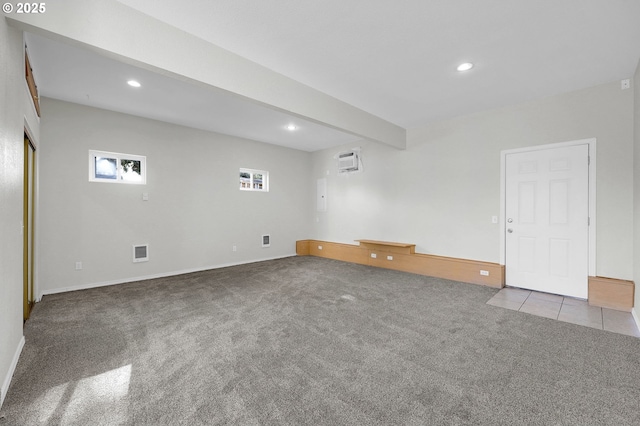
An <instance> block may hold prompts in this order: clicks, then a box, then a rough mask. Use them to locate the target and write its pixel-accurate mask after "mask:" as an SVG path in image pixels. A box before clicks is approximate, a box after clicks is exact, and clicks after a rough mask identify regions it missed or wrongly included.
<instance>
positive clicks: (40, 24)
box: [5, 0, 406, 149]
mask: <svg viewBox="0 0 640 426" xmlns="http://www.w3.org/2000/svg"><path fill="white" fill-rule="evenodd" d="M5 16H6V17H7V20H8V22H9V23H10V24H11V25H13V26H15V27H18V28H20V29H22V30H24V31H29V32H32V33H35V34H39V35H42V36H45V37H49V38H52V39H55V40H59V41H63V42H66V43H70V44H75V45H80V46H82V47H84V48H88V49H91V50H94V51H96V52H98V53H100V54H102V55H105V56H108V57H111V58H113V59H117V60H119V61H122V62H125V63H129V64H132V65H135V66H138V67H141V68H145V69H149V70H151V71H154V72H158V73H161V74H164V75H168V76H170V77H173V78H178V79H182V80H185V81H191V82H194V83H197V84H202V85H205V86H208V87H210V88H215V89H218V90H224V91H226V92H229V93H232V94H235V95H237V96H240V97H242V98H244V99H247V100H249V101H252V102H256V103H258V104H260V105H263V106H267V107H269V108H273V109H276V110H279V111H283V112H286V113H289V114H293V115H295V116H299V117H302V118H304V119H307V120H311V121H314V122H316V123H319V124H322V125H326V126H329V127H332V128H335V129H338V130H341V131H344V132H347V133H350V134H353V135H357V136H360V137H363V138H365V139H369V140H373V141H376V142H381V143H384V144H387V145H390V146H392V147H395V148H398V149H405V148H406V130H405V129H404V128H402V127H400V126H397V125H395V124H393V123H390V122H388V121H386V120H383V119H382V118H380V117H377V116H375V115H373V114H370V113H368V112H366V111H363V110H361V109H359V108H356V107H354V106H352V105H349V104H347V103H345V102H343V101H341V100H339V99H336V98H334V97H332V96H329V95H327V94H325V93H323V92H320V91H319V90H316V89H313V88H311V87H309V86H306V85H304V84H302V83H299V82H297V81H295V80H293V79H291V78H288V77H285V76H283V75H282V74H279V73H276V72H275V71H272V70H270V69H268V68H266V67H263V66H262V65H260V64H257V63H255V62H252V61H249V60H248V59H245V58H243V57H241V56H238V55H236V54H235V53H233V52H230V51H228V50H225V49H222V48H221V47H219V46H216V45H213V44H211V43H209V42H207V41H205V40H203V39H200V38H198V37H195V36H193V35H191V34H188V33H186V32H184V31H182V30H180V29H178V28H175V27H173V26H170V25H168V24H166V23H164V22H161V21H159V20H157V19H155V18H152V17H150V16H148V15H146V14H143V13H141V12H139V11H137V10H135V9H133V8H130V7H128V6H126V5H124V4H122V3H119V2H117V1H115V0H92V1H90V2H89V1H86V0H65V1H61V2H52V3H47V10H46V12H44V13H41V14H11V15H5Z"/></svg>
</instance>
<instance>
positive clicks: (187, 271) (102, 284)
mask: <svg viewBox="0 0 640 426" xmlns="http://www.w3.org/2000/svg"><path fill="white" fill-rule="evenodd" d="M294 256H295V254H287V255H284V256H276V257H269V258H263V259H257V260H247V261H242V262H232V263H222V264H219V265H214V266H203V267H201V268H190V269H183V270H180V271H171V272H162V273H159V274H152V275H143V276H139V277H132V278H124V279H119V280H111V281H102V282H97V283H89V284H81V285H77V286H70V287H62V288H55V289H50V290H43V291H42V292H41V293H40V297H39V298H38V300H41V299H42V297H43V296H46V295H48V294H58V293H67V292H69V291H78V290H88V289H91V288H98V287H107V286H110V285H119V284H127V283H133V282H136V281H144V280H153V279H156V278H166V277H173V276H176V275H184V274H191V273H194V272H202V271H209V270H212V269H220V268H228V267H230V266H239V265H247V264H249V263H257V262H266V261H269V260H277V259H286V258H287V257H294Z"/></svg>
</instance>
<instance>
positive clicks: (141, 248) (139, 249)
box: [133, 244, 149, 263]
mask: <svg viewBox="0 0 640 426" xmlns="http://www.w3.org/2000/svg"><path fill="white" fill-rule="evenodd" d="M148 260H149V244H142V245H134V246H133V262H134V263H137V262H146V261H148Z"/></svg>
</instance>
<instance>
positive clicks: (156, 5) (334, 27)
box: [28, 0, 640, 151]
mask: <svg viewBox="0 0 640 426" xmlns="http://www.w3.org/2000/svg"><path fill="white" fill-rule="evenodd" d="M119 1H120V2H121V3H123V4H126V5H128V6H130V7H133V8H135V9H138V10H139V11H141V12H143V13H146V14H148V15H150V16H153V17H155V18H157V19H159V20H161V21H164V22H166V23H168V24H170V25H173V26H175V27H177V28H180V29H182V30H184V31H186V32H189V33H191V34H193V35H195V36H198V37H200V38H202V39H205V40H207V41H209V42H211V43H213V44H216V45H218V46H220V47H222V48H225V49H227V50H230V51H232V52H234V53H237V54H239V55H240V56H243V57H245V58H247V59H249V60H251V61H254V62H257V63H259V64H261V65H264V66H266V67H267V68H270V69H272V70H274V71H276V72H278V73H281V74H283V75H285V76H287V77H290V78H292V79H294V80H297V81H299V82H301V83H304V84H306V85H308V86H311V87H313V88H315V89H318V90H320V91H322V92H325V93H327V94H329V95H331V96H333V97H336V98H338V99H340V100H342V101H345V102H347V103H349V104H351V105H353V106H355V107H358V108H360V109H362V110H365V111H367V112H369V113H372V114H374V115H377V116H379V117H381V118H383V119H385V120H388V121H390V122H392V123H395V124H397V125H400V126H402V127H404V128H412V127H416V126H419V125H423V124H427V123H429V122H433V121H435V120H441V119H445V118H449V117H454V116H459V115H464V114H469V113H473V112H476V111H481V110H485V109H489V108H496V107H501V106H507V105H513V104H516V103H520V102H524V101H528V100H532V99H535V98H540V97H545V96H552V95H556V94H559V93H564V92H568V91H573V90H578V89H582V88H586V87H590V86H594V85H597V84H602V83H608V82H612V81H616V80H621V79H626V78H630V77H632V75H633V73H634V71H635V68H636V66H637V65H638V60H639V59H640V1H637V0H606V1H603V0H561V1H558V0H536V1H525V0H512V1H505V0H482V1H479V0H451V1H427V0H403V1H401V2H391V1H388V0H348V1H345V0H323V1H308V0H307V1H304V0H303V1H301V0H216V1H209V0H183V1H180V2H174V1H158V0H119ZM28 43H29V51H30V52H31V53H30V54H31V55H32V56H33V58H32V62H33V65H34V71H35V73H36V77H37V78H38V85H39V89H40V91H41V94H42V95H43V96H49V97H53V98H61V99H65V100H70V101H74V102H80V103H83V104H88V105H95V106H99V107H102V108H107V109H114V110H119V111H123V112H127V113H131V114H136V115H141V116H147V117H150V118H154V119H159V120H164V121H169V122H174V123H178V124H184V125H188V126H191V127H196V128H203V129H207V130H214V131H219V132H222V133H228V134H233V135H238V136H242V137H247V138H250V139H255V140H260V141H264V142H268V143H274V144H279V145H285V146H290V147H294V148H298V149H303V150H307V151H315V150H317V149H322V148H325V147H329V146H335V145H339V144H343V143H350V142H352V141H355V140H357V139H358V138H357V137H355V136H353V135H349V134H345V133H343V132H339V131H337V130H334V129H329V128H326V127H322V126H320V125H317V124H314V123H311V122H305V121H302V120H300V119H299V118H294V117H291V116H288V115H287V114H284V113H282V112H276V111H273V110H269V109H267V108H264V107H262V106H258V105H255V104H252V103H249V102H246V101H241V100H239V99H237V98H235V97H232V96H229V95H225V94H224V93H221V92H219V91H213V90H209V89H203V88H202V87H199V86H194V85H192V84H190V83H186V82H182V81H177V80H171V79H169V78H167V77H164V76H160V75H158V74H153V73H150V72H148V71H143V70H141V69H138V68H135V67H132V66H129V65H125V64H121V63H118V62H114V61H113V60H111V59H106V58H103V57H100V56H98V55H97V54H95V53H92V52H88V51H84V50H81V49H79V48H76V47H70V46H66V45H62V44H59V43H55V42H52V41H50V40H47V39H42V38H40V37H35V36H32V37H30V38H29V39H28ZM465 61H471V62H473V63H475V68H474V69H473V70H471V71H469V72H467V73H460V72H458V71H456V70H455V67H456V66H457V65H458V64H459V63H461V62H465ZM130 76H136V77H138V76H139V77H138V78H139V79H140V80H141V82H142V83H143V87H142V88H141V89H139V90H138V91H137V92H132V90H131V89H130V88H128V87H127V86H125V85H124V84H122V81H123V80H124V79H126V78H129V77H130ZM87 95H88V96H87ZM291 121H295V122H296V123H297V124H298V123H299V126H300V128H301V129H300V130H301V131H299V132H295V133H288V132H285V131H283V126H285V125H286V124H288V123H289V122H291Z"/></svg>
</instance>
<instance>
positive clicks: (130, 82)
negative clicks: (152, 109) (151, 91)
mask: <svg viewBox="0 0 640 426" xmlns="http://www.w3.org/2000/svg"><path fill="white" fill-rule="evenodd" d="M127 84H128V85H129V86H131V87H140V86H141V85H140V83H138V82H137V81H135V80H129V81H127Z"/></svg>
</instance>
